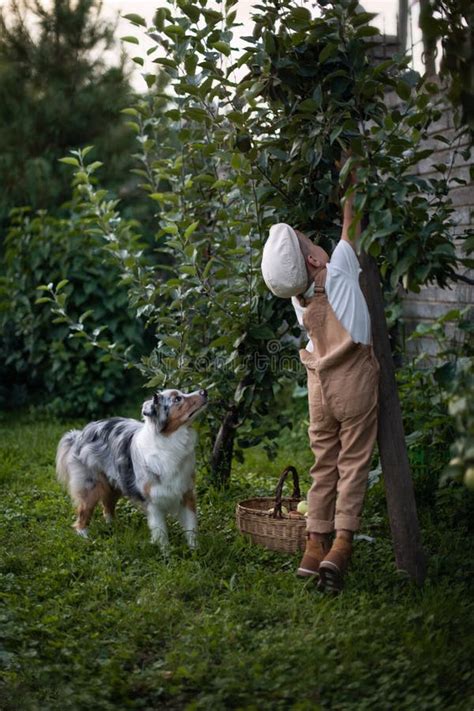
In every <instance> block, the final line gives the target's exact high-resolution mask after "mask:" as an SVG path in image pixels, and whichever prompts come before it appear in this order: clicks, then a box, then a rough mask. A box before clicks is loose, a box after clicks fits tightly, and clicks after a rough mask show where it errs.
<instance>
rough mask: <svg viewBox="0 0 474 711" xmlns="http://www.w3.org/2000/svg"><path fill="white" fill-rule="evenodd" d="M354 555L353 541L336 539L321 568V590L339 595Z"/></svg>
mask: <svg viewBox="0 0 474 711" xmlns="http://www.w3.org/2000/svg"><path fill="white" fill-rule="evenodd" d="M351 555H352V541H349V540H347V539H346V538H339V537H338V538H336V540H335V541H334V543H333V544H332V547H331V550H330V551H329V553H328V554H327V555H326V557H325V558H324V560H322V561H321V565H320V566H319V586H318V587H319V589H320V590H327V591H328V592H333V593H339V592H341V590H342V588H343V587H344V575H345V573H346V570H347V568H348V566H349V562H350V560H351Z"/></svg>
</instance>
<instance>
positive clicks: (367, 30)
mask: <svg viewBox="0 0 474 711" xmlns="http://www.w3.org/2000/svg"><path fill="white" fill-rule="evenodd" d="M379 34H380V30H379V29H378V28H377V27H372V26H370V25H366V26H365V27H360V28H359V29H358V30H357V32H356V37H374V36H375V35H379Z"/></svg>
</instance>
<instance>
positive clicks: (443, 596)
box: [0, 416, 474, 711]
mask: <svg viewBox="0 0 474 711" xmlns="http://www.w3.org/2000/svg"><path fill="white" fill-rule="evenodd" d="M0 428H1V436H0V486H1V488H2V492H1V497H2V514H1V521H0V537H1V541H0V546H1V551H2V554H1V568H0V581H1V583H0V589H1V593H2V608H1V612H0V637H1V640H2V646H1V648H0V649H1V651H0V664H1V668H2V681H1V682H0V708H1V709H3V710H4V711H10V710H12V709H15V710H16V711H28V710H29V709H41V710H42V711H43V710H48V709H55V710H56V709H57V710H59V709H104V710H105V709H190V710H191V709H212V710H214V709H217V710H219V709H258V710H260V709H269V710H270V709H271V710H272V711H273V710H274V709H276V710H278V709H290V708H291V709H297V710H299V711H307V710H308V711H309V710H310V709H311V710H313V709H337V710H344V709H361V710H362V709H376V710H377V711H378V710H382V711H384V710H385V709H396V710H397V711H401V710H404V709H407V710H410V711H413V710H415V711H422V710H423V709H427V710H428V709H429V710H430V711H433V710H436V709H443V711H444V710H446V709H456V710H457V709H459V710H462V709H466V711H467V710H468V709H472V708H473V705H474V694H473V677H472V650H473V648H474V635H473V606H472V590H471V589H470V587H469V582H470V579H471V578H470V574H471V573H472V563H473V554H472V537H471V538H470V536H472V531H469V521H471V522H472V512H473V508H474V507H473V498H474V497H472V496H471V495H470V494H469V493H468V492H466V491H465V490H463V489H456V488H452V489H446V490H443V491H441V493H440V494H439V495H437V496H436V497H433V495H432V492H431V494H430V497H428V498H429V499H430V501H429V503H427V502H425V501H424V499H423V496H422V497H421V500H420V501H419V505H420V517H421V521H422V526H423V536H424V544H425V548H426V550H427V552H428V554H429V556H430V568H429V575H428V579H427V581H426V584H425V586H424V587H423V588H422V589H418V588H416V587H415V586H414V585H412V584H411V583H410V582H409V581H407V579H406V578H405V577H404V576H403V575H401V574H400V573H397V571H396V569H395V566H394V563H393V555H392V549H391V543H390V536H389V530H388V524H387V519H386V515H385V505H384V498H383V491H382V489H381V484H379V485H377V486H376V487H374V488H373V489H372V490H371V491H370V493H369V495H368V499H367V506H366V509H365V513H364V523H363V528H362V532H364V533H369V534H370V535H372V536H374V537H375V539H376V540H375V542H374V543H368V542H364V541H360V542H358V543H357V544H356V546H355V554H354V559H353V564H352V567H351V571H350V574H349V575H348V579H347V587H346V590H345V592H344V593H343V595H341V596H340V597H338V598H331V597H327V596H324V595H322V594H320V593H318V592H317V591H316V590H315V589H314V587H313V586H312V585H306V584H301V583H300V582H299V581H298V580H296V579H295V577H294V569H295V566H296V564H297V562H298V556H291V555H281V554H276V553H270V552H267V551H265V550H261V549H258V548H256V547H253V546H251V545H250V544H248V543H247V542H246V541H245V540H243V539H242V538H241V537H240V536H239V535H238V533H237V532H236V530H235V525H234V508H235V502H236V501H237V500H239V499H242V498H245V497H246V496H247V495H253V494H254V493H265V494H266V493H268V492H271V490H272V489H273V487H274V484H275V476H276V474H277V473H278V472H279V470H280V469H281V468H282V467H283V466H284V465H285V464H286V463H289V462H294V463H296V465H297V466H298V468H299V469H300V470H301V471H305V470H306V469H307V466H308V464H309V462H310V453H309V450H308V448H307V446H306V445H305V435H304V431H303V430H300V431H297V432H295V433H293V434H292V435H291V436H290V435H287V436H285V438H283V439H282V442H281V447H280V450H279V452H280V453H279V457H278V459H277V461H276V462H274V463H271V464H270V463H269V462H268V461H267V460H266V458H265V456H264V454H263V453H262V451H260V450H258V449H255V450H252V451H251V452H250V453H249V455H248V457H247V460H246V463H245V465H239V466H238V467H237V468H236V471H235V476H234V481H233V484H232V487H231V489H230V490H229V491H227V492H226V493H224V494H220V493H217V492H215V491H207V492H205V491H202V492H201V496H200V526H201V543H200V548H199V551H197V552H195V553H190V552H188V551H187V549H186V547H185V545H184V542H183V540H182V537H181V534H180V531H179V530H178V528H177V527H176V526H172V529H171V538H172V543H173V552H172V557H171V559H170V560H169V561H166V560H164V559H163V558H162V557H161V555H160V553H159V551H158V550H157V548H156V547H153V546H152V545H151V544H150V543H149V542H148V531H147V526H146V522H145V520H144V518H143V516H142V514H141V513H140V512H138V511H136V510H134V509H133V508H132V507H131V506H130V504H129V503H127V502H126V501H121V502H120V504H119V506H118V511H117V519H116V522H115V524H114V526H113V527H112V529H110V528H108V527H107V526H106V524H105V523H104V522H103V520H102V518H101V516H100V515H99V513H97V514H96V516H95V518H94V520H93V523H92V525H91V530H90V533H91V539H90V540H89V541H84V540H82V539H79V538H78V537H77V536H76V535H75V534H74V533H73V531H72V529H71V523H72V520H73V515H72V508H71V505H70V502H69V499H68V497H67V496H66V494H65V493H64V492H63V491H62V490H61V489H60V487H59V486H58V484H57V483H56V481H55V478H54V466H53V462H54V453H55V447H56V444H57V441H58V439H59V437H60V435H61V434H62V432H63V431H64V430H65V429H66V427H65V426H64V425H61V424H58V423H54V422H44V421H43V420H42V419H41V418H38V421H35V419H34V417H33V416H26V417H25V416H23V417H19V418H16V419H15V418H14V419H12V418H10V417H8V418H7V417H4V419H3V420H2V421H1V423H0ZM249 472H250V473H249ZM201 478H202V477H201ZM303 484H304V487H303V488H304V489H306V488H307V486H308V484H309V481H308V477H307V476H305V477H304V482H303ZM201 488H202V487H201ZM432 488H433V487H432ZM420 491H422V492H423V491H426V481H423V486H422V488H421V489H420ZM433 499H434V503H433Z"/></svg>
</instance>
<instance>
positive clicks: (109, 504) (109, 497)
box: [56, 390, 207, 550]
mask: <svg viewBox="0 0 474 711" xmlns="http://www.w3.org/2000/svg"><path fill="white" fill-rule="evenodd" d="M206 405H207V391H206V390H196V391H194V392H192V393H188V394H185V393H182V392H180V391H179V390H163V391H161V392H156V393H155V394H154V395H153V398H152V399H151V400H147V401H146V402H144V403H143V406H142V419H143V421H142V422H140V421H138V420H134V419H129V418H124V417H113V418H111V419H108V420H99V421H97V422H91V423H89V424H88V425H86V427H84V429H83V430H71V431H70V432H67V433H66V434H65V435H63V437H62V438H61V440H60V442H59V445H58V449H57V454H56V473H57V477H58V480H59V481H60V482H61V483H62V484H63V485H65V486H66V488H67V489H68V490H69V494H70V496H71V499H72V501H73V502H74V503H75V505H76V511H77V519H76V521H75V523H74V525H73V527H74V528H75V529H76V531H77V533H78V534H79V535H81V536H83V537H85V538H87V535H88V532H87V526H88V524H89V522H90V519H91V517H92V514H93V512H94V509H95V507H96V505H97V504H98V502H99V501H100V502H101V503H102V508H103V513H104V517H105V520H106V521H107V522H108V523H111V522H112V520H113V517H114V512H115V505H116V503H117V501H118V499H119V498H120V497H121V496H126V497H128V498H129V499H131V500H132V501H133V502H135V503H137V504H139V505H140V506H141V507H142V508H143V510H144V511H145V513H146V516H147V520H148V527H149V529H150V532H151V540H152V542H153V543H158V544H160V545H161V547H162V549H163V550H166V549H167V548H168V545H169V543H168V530H167V525H166V515H167V514H171V515H173V516H174V517H175V518H177V520H178V521H179V523H180V524H181V526H182V528H183V530H184V532H185V536H186V540H187V543H188V545H189V547H190V548H195V547H196V543H197V516H196V493H195V485H194V477H195V465H196V459H195V448H196V441H197V433H196V432H195V430H194V429H193V428H192V426H191V425H192V423H193V422H194V420H195V419H196V417H197V416H198V415H199V414H200V413H201V412H202V411H203V410H204V408H205V407H206Z"/></svg>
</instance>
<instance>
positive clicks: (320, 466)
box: [262, 198, 379, 592]
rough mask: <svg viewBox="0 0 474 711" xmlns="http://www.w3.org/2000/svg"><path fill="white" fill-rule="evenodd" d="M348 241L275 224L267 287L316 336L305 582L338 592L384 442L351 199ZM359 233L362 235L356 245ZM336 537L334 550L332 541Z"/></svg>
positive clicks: (266, 254)
mask: <svg viewBox="0 0 474 711" xmlns="http://www.w3.org/2000/svg"><path fill="white" fill-rule="evenodd" d="M343 217H344V219H343V226H342V233H341V239H340V241H339V243H338V244H337V246H336V248H335V249H334V251H333V254H332V257H331V260H329V255H328V254H327V253H326V252H325V251H324V250H323V249H322V248H321V247H319V246H317V245H315V244H313V243H312V242H311V240H310V239H309V238H308V237H306V235H304V234H302V233H301V232H298V231H296V230H293V229H292V228H291V227H290V226H289V225H285V224H278V225H274V226H273V227H272V228H271V230H270V237H269V239H268V240H267V242H266V244H265V248H264V251H263V257H262V274H263V278H264V280H265V283H266V284H267V286H268V288H269V289H270V290H271V291H272V292H273V293H274V294H275V295H276V296H280V297H283V298H288V297H290V296H291V297H292V302H293V306H294V308H295V311H296V315H297V318H298V321H299V323H300V324H301V325H302V326H304V328H305V329H306V331H307V334H308V336H309V338H310V340H309V342H308V345H307V346H306V349H302V350H300V358H301V361H302V362H303V364H304V365H305V367H306V371H307V377H308V403H309V421H310V424H309V430H308V433H309V440H310V446H311V449H312V450H313V453H314V455H315V464H314V465H313V467H312V469H311V476H312V478H313V485H312V487H311V489H310V491H309V492H308V507H309V511H308V522H307V536H308V538H307V543H306V550H305V552H304V555H303V558H302V560H301V562H300V565H299V567H298V570H297V575H298V576H299V577H304V578H307V577H314V578H317V579H319V587H320V588H321V589H327V590H332V591H334V592H339V591H340V590H342V588H343V583H344V574H345V572H346V570H347V567H348V565H349V562H350V558H351V553H352V538H353V535H354V532H355V531H357V529H358V528H359V523H360V515H361V511H362V506H363V500H364V496H365V491H366V488H367V475H368V472H369V468H370V462H371V458H372V452H373V447H374V443H375V438H376V435H377V406H378V379H379V377H378V376H379V365H378V363H377V360H376V358H375V356H374V353H373V349H372V337H371V327H370V317H369V312H368V308H367V304H366V301H365V298H364V295H363V294H362V291H361V288H360V285H359V274H360V272H361V269H360V267H359V261H358V259H357V255H356V252H355V249H354V246H353V243H352V242H351V240H350V239H349V228H350V226H351V223H352V219H353V210H352V198H349V199H347V200H346V203H345V206H344V215H343ZM359 234H360V228H358V229H357V233H356V238H357V237H358V236H359ZM333 531H335V538H334V541H333V542H332V545H331V534H332V532H333Z"/></svg>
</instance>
